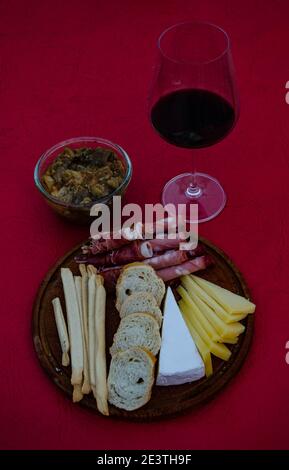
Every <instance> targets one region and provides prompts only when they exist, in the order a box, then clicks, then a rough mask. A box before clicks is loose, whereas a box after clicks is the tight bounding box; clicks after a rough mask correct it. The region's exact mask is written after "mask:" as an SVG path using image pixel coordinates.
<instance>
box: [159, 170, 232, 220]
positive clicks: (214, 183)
mask: <svg viewBox="0 0 289 470" xmlns="http://www.w3.org/2000/svg"><path fill="white" fill-rule="evenodd" d="M191 182H192V173H183V174H181V175H178V176H175V177H174V178H172V179H171V180H170V181H168V182H167V184H166V185H165V187H164V189H163V193H162V203H163V205H166V204H174V205H175V206H177V205H178V204H186V205H187V206H189V205H190V204H198V222H199V223H201V222H207V221H208V220H212V219H213V218H214V217H216V216H217V215H218V214H220V212H222V210H223V209H224V207H225V205H226V200H227V198H226V194H225V191H224V190H223V188H222V186H221V185H220V183H219V181H218V180H216V179H215V178H213V177H212V176H209V175H206V174H205V173H195V184H196V186H197V187H198V188H199V189H200V190H199V191H197V192H196V196H194V195H189V194H190V191H187V190H188V188H190V184H191ZM189 213H190V211H189V210H187V214H189ZM186 222H190V219H187V220H186ZM191 222H192V221H191Z"/></svg>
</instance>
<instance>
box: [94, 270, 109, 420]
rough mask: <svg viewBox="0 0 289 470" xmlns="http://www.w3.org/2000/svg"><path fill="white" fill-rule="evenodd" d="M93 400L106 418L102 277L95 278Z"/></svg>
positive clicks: (104, 301)
mask: <svg viewBox="0 0 289 470" xmlns="http://www.w3.org/2000/svg"><path fill="white" fill-rule="evenodd" d="M95 283H96V292H95V398H96V404H97V409H98V411H99V412H100V413H102V414H103V415H106V416H108V415H109V411H108V404H107V396H108V391H107V372H106V354H105V304H106V292H105V288H104V286H103V277H102V276H99V275H97V276H96V277H95Z"/></svg>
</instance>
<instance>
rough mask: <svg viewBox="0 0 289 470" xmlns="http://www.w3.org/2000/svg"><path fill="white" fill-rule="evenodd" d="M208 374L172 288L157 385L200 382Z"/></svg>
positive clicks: (168, 292)
mask: <svg viewBox="0 0 289 470" xmlns="http://www.w3.org/2000/svg"><path fill="white" fill-rule="evenodd" d="M204 375H205V366H204V362H203V360H202V358H201V356H200V354H199V352H198V350H197V348H196V345H195V343H194V340H193V338H192V337H191V334H190V332H189V330H188V328H187V325H186V323H185V321H184V319H183V316H182V314H181V312H180V310H179V306H178V304H177V302H176V300H175V297H174V294H173V292H172V290H171V288H170V287H168V289H167V295H166V300H165V308H164V320H163V328H162V344H161V350H160V356H159V371H158V376H157V381H156V384H157V385H178V384H183V383H187V382H193V381H195V380H199V379H200V378H202V377H203V376H204Z"/></svg>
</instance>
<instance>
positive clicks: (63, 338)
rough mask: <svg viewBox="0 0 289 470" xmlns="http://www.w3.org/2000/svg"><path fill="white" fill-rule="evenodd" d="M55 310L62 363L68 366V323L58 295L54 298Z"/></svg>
mask: <svg viewBox="0 0 289 470" xmlns="http://www.w3.org/2000/svg"><path fill="white" fill-rule="evenodd" d="M52 305H53V310H54V317H55V323H56V327H57V332H58V337H59V341H60V345H61V351H62V365H63V366H68V365H69V355H68V351H69V338H68V333H67V328H66V323H65V320H64V316H63V311H62V308H61V303H60V300H59V297H56V298H55V299H53V300H52Z"/></svg>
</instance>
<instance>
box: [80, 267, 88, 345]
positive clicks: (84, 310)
mask: <svg viewBox="0 0 289 470" xmlns="http://www.w3.org/2000/svg"><path fill="white" fill-rule="evenodd" d="M79 271H80V274H81V300H82V315H83V326H84V330H83V331H84V339H85V346H86V350H87V351H88V317H87V309H88V287H87V283H88V274H87V272H86V267H85V265H84V264H80V265H79Z"/></svg>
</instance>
